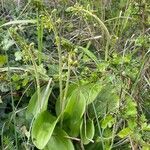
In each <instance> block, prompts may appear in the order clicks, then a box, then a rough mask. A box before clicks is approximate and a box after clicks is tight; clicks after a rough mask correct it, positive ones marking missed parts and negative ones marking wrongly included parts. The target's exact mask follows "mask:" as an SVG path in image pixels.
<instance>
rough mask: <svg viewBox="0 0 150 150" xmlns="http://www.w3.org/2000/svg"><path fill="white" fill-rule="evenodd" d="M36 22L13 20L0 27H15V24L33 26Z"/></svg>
mask: <svg viewBox="0 0 150 150" xmlns="http://www.w3.org/2000/svg"><path fill="white" fill-rule="evenodd" d="M36 22H37V21H36V20H14V21H9V22H7V23H5V24H3V25H1V26H0V28H1V27H4V26H9V25H15V24H16V25H17V24H29V23H31V24H35V23H36Z"/></svg>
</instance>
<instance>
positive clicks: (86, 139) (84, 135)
mask: <svg viewBox="0 0 150 150" xmlns="http://www.w3.org/2000/svg"><path fill="white" fill-rule="evenodd" d="M94 133H95V128H94V122H93V120H87V121H86V123H85V122H84V123H83V124H82V126H81V130H80V136H81V140H82V142H83V144H88V143H90V142H91V141H92V139H93V137H94Z"/></svg>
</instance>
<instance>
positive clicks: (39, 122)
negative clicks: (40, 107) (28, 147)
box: [31, 111, 59, 149]
mask: <svg viewBox="0 0 150 150" xmlns="http://www.w3.org/2000/svg"><path fill="white" fill-rule="evenodd" d="M58 119H59V118H56V117H54V116H52V115H51V114H50V113H49V112H48V111H43V112H41V113H40V114H38V116H37V118H36V119H35V120H34V122H33V126H32V132H31V136H32V141H33V143H34V145H35V146H36V147H37V148H38V149H43V148H44V147H45V146H46V144H47V143H48V141H49V139H50V138H51V136H52V133H53V131H54V128H55V126H56V124H57V122H58Z"/></svg>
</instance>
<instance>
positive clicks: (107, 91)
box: [88, 83, 119, 118]
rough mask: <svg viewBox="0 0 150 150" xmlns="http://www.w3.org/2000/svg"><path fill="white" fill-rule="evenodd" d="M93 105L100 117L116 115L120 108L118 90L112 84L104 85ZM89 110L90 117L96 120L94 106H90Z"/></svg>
mask: <svg viewBox="0 0 150 150" xmlns="http://www.w3.org/2000/svg"><path fill="white" fill-rule="evenodd" d="M93 103H94V106H95V109H96V112H97V115H98V116H104V115H105V114H106V113H114V112H115V111H116V110H117V109H118V107H119V94H118V93H117V88H116V87H115V86H113V85H111V84H110V83H108V84H107V85H104V86H103V87H102V89H101V90H100V92H99V94H98V95H97V97H96V99H95V100H94V102H93ZM88 109H89V115H90V117H91V118H95V113H94V110H93V106H92V105H89V107H88Z"/></svg>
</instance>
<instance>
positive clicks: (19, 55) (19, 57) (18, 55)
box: [15, 51, 22, 61]
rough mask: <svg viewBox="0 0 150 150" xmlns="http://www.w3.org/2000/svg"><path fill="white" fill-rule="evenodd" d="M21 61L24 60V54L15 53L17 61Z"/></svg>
mask: <svg viewBox="0 0 150 150" xmlns="http://www.w3.org/2000/svg"><path fill="white" fill-rule="evenodd" d="M21 59H22V53H21V51H17V52H15V60H16V61H19V60H21Z"/></svg>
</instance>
